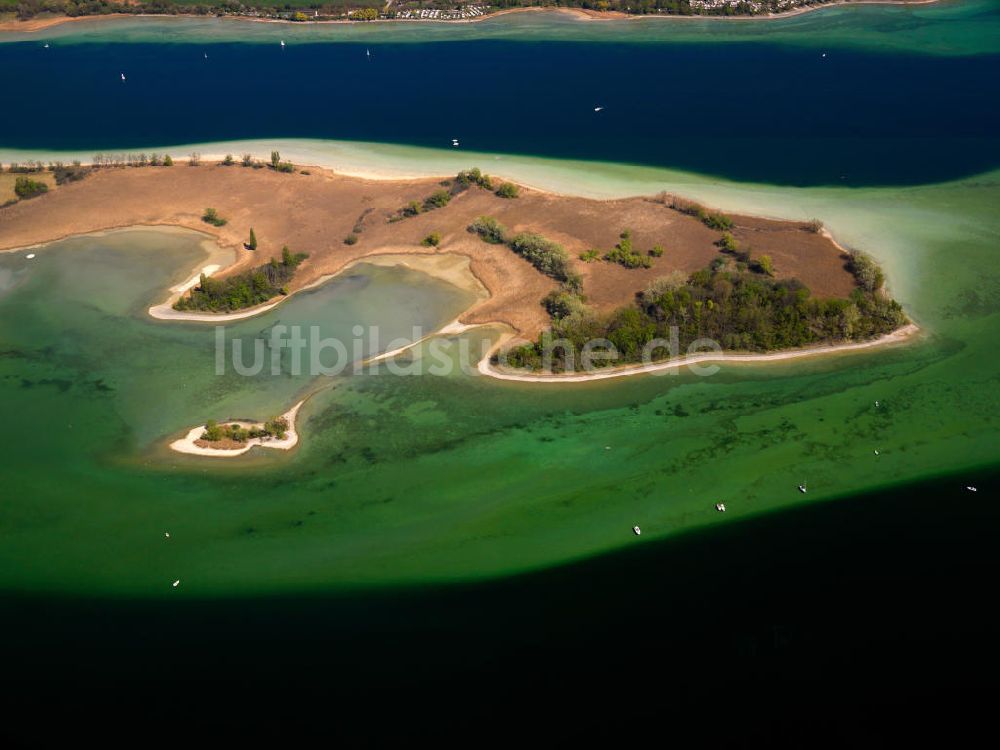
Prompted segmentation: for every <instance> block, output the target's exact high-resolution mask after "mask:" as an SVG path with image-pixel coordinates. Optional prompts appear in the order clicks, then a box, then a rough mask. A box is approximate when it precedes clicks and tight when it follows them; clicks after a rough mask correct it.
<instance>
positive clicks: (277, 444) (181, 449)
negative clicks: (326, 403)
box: [170, 399, 305, 458]
mask: <svg viewBox="0 0 1000 750" xmlns="http://www.w3.org/2000/svg"><path fill="white" fill-rule="evenodd" d="M304 403H305V399H303V400H302V401H299V403H297V404H295V406H293V407H292V408H291V409H289V410H288V411H286V412H285V413H284V414H282V415H281V416H282V417H284V418H285V419H286V420H287V421H288V432H287V433H286V435H285V438H284V439H283V440H277V439H271V440H264V439H262V438H251V439H250V440H247V442H246V445H244V446H243V447H241V448H223V449H220V448H207V447H205V446H201V445H198V444H197V441H198V440H200V439H201V436H202V434H203V433H204V432H205V425H199V426H197V427H194V428H192V429H191V430H189V431H188V433H187V435H185V436H184V437H182V438H180V439H179V440H175V441H173V442H172V443H171V444H170V450H173V451H177V452H178V453H186V454H188V455H191V456H209V457H211V458H235V457H236V456H242V455H243V454H244V453H247V452H248V451H250V449H251V448H253V447H254V446H257V445H259V446H261V447H262V448H274V449H275V450H280V451H288V450H291V449H292V448H294V447H295V446H296V445H298V442H299V433H298V432H296V430H295V417H296V416H297V415H298V413H299V409H300V408H302V404H304ZM219 424H238V425H239V426H240V427H245V428H250V427H260V426H261V423H259V422H241V421H238V420H225V421H224V422H220V423H219Z"/></svg>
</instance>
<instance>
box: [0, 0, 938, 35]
mask: <svg viewBox="0 0 1000 750" xmlns="http://www.w3.org/2000/svg"><path fill="white" fill-rule="evenodd" d="M938 2H941V0H837V2H830V3H824V4H822V5H808V6H805V7H799V8H793V9H792V10H788V11H784V12H782V13H762V14H760V15H743V16H718V15H690V16H682V15H671V14H658V13H651V14H647V15H632V14H627V13H621V12H619V11H607V12H603V13H602V12H599V11H593V10H586V9H583V8H541V7H537V6H535V7H530V8H505V9H503V10H498V11H496V12H495V13H488V14H486V15H484V16H478V17H476V18H460V19H454V20H441V19H431V18H428V19H419V18H380V19H377V20H374V21H350V20H344V19H330V20H323V21H310V20H306V21H292V20H289V19H284V18H254V17H252V16H204V15H197V14H194V13H107V14H101V15H92V16H57V17H54V18H31V19H28V20H27V21H18V20H13V21H0V32H5V31H18V32H27V33H35V32H38V31H45V30H47V29H51V28H53V27H56V26H61V25H63V24H67V23H74V22H77V21H104V20H107V21H110V20H115V19H125V18H153V19H166V18H202V19H204V18H216V19H219V20H223V21H240V22H252V23H275V24H288V25H293V26H306V25H313V26H321V25H332V24H342V25H347V24H386V23H408V24H416V23H420V24H424V23H436V24H470V23H481V22H483V21H486V20H489V19H491V18H499V17H500V16H506V15H510V14H513V13H559V14H568V15H572V16H575V17H576V18H577V19H578V20H581V21H637V20H648V19H659V20H665V21H671V20H677V21H692V20H695V21H697V20H700V21H774V20H780V19H783V18H791V17H793V16H800V15H803V14H805V13H812V12H814V11H820V10H824V9H826V8H836V7H840V6H844V5H932V4H935V3H938Z"/></svg>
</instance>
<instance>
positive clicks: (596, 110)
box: [594, 107, 604, 112]
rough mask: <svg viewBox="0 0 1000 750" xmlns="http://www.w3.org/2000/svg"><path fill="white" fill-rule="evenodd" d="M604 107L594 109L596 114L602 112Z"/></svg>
mask: <svg viewBox="0 0 1000 750" xmlns="http://www.w3.org/2000/svg"><path fill="white" fill-rule="evenodd" d="M602 109H604V107H594V111H595V112H600V111H601V110H602Z"/></svg>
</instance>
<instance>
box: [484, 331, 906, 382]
mask: <svg viewBox="0 0 1000 750" xmlns="http://www.w3.org/2000/svg"><path fill="white" fill-rule="evenodd" d="M919 331H920V329H919V328H918V327H917V325H916V324H914V323H910V324H909V325H906V326H903V327H902V328H899V329H897V330H895V331H893V332H892V333H888V334H886V335H885V336H880V337H879V338H877V339H872V340H871V341H859V342H857V343H851V344H837V345H833V346H812V347H807V348H803V349H790V350H787V351H780V352H767V353H761V354H741V353H739V352H707V353H704V354H689V355H686V356H684V357H678V358H676V359H671V360H668V361H666V362H654V363H651V364H647V365H626V366H622V367H609V368H606V369H602V370H600V371H598V372H590V373H582V374H581V373H567V374H558V375H552V374H549V375H528V374H523V373H519V372H513V371H508V370H503V369H501V368H498V367H495V366H494V365H492V364H491V363H490V356H492V353H491V355H488V356H486V357H484V358H483V359H482V360H481V361H480V363H479V365H478V368H477V369H478V371H479V373H480V374H481V375H486V376H489V377H491V378H495V379H497V380H510V381H514V382H518V383H545V384H552V383H588V382H591V381H595V380H609V379H611V378H624V377H629V376H632V375H654V374H657V373H665V372H668V371H670V370H679V369H681V368H682V367H691V366H693V365H703V364H712V363H725V364H759V363H763V362H787V361H788V360H792V359H802V358H805V357H817V356H829V355H833V354H845V353H847V352H854V351H860V350H863V349H871V348H873V347H881V346H887V345H890V344H899V343H903V342H905V341H908V340H910V339H911V338H912V337H914V336H916V334H917V333H918V332H919ZM495 349H496V347H494V350H495Z"/></svg>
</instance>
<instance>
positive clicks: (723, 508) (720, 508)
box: [715, 503, 726, 513]
mask: <svg viewBox="0 0 1000 750" xmlns="http://www.w3.org/2000/svg"><path fill="white" fill-rule="evenodd" d="M715 509H716V510H717V511H719V513H725V512H726V504H725V503H716V504H715Z"/></svg>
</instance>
